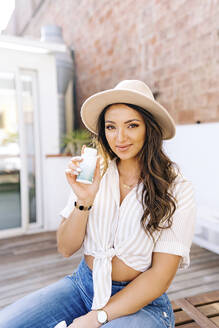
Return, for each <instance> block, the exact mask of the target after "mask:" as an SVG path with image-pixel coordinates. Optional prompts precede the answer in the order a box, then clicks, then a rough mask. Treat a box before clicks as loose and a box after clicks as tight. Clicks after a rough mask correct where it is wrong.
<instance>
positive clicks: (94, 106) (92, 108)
mask: <svg viewBox="0 0 219 328" xmlns="http://www.w3.org/2000/svg"><path fill="white" fill-rule="evenodd" d="M116 103H126V104H133V105H137V106H140V107H142V108H143V109H145V110H147V111H148V112H150V113H151V114H152V115H153V116H154V118H155V119H156V121H157V123H158V124H159V125H160V127H161V129H162V133H163V139H171V138H173V137H174V136H175V133H176V128H175V123H174V121H173V119H172V117H171V116H170V114H169V113H168V111H167V110H166V109H165V108H164V107H163V106H162V105H161V104H159V103H158V102H157V101H156V100H152V99H150V98H149V97H146V96H145V95H143V94H142V93H140V92H137V91H132V90H127V89H110V90H106V91H102V92H98V93H96V94H94V95H92V96H91V97H89V98H88V99H87V100H86V101H85V102H84V103H83V105H82V107H81V118H82V122H83V123H84V125H85V126H86V127H87V129H88V130H90V131H91V132H93V133H94V134H97V121H98V117H99V115H100V113H101V112H102V110H103V109H104V108H105V107H106V106H108V105H111V104H116Z"/></svg>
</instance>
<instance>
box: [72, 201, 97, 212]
mask: <svg viewBox="0 0 219 328" xmlns="http://www.w3.org/2000/svg"><path fill="white" fill-rule="evenodd" d="M92 205H93V204H92ZM92 205H89V206H84V205H78V204H77V202H76V201H75V207H76V208H77V209H78V210H80V211H90V209H91V208H92Z"/></svg>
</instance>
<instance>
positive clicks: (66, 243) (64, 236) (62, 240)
mask: <svg viewBox="0 0 219 328" xmlns="http://www.w3.org/2000/svg"><path fill="white" fill-rule="evenodd" d="M92 202H93V201H90V202H85V201H80V200H78V203H79V204H83V205H84V206H89V205H90V204H92ZM88 213H89V212H88V211H80V210H78V209H77V208H74V209H73V211H72V212H71V214H70V215H69V217H68V218H67V219H66V218H63V219H62V221H61V223H60V225H59V228H58V231H57V247H58V251H59V253H61V254H62V255H63V256H64V257H69V256H71V255H72V254H74V253H75V252H76V251H77V250H78V249H79V248H80V247H81V245H82V243H83V240H84V236H85V232H86V226H87V219H88Z"/></svg>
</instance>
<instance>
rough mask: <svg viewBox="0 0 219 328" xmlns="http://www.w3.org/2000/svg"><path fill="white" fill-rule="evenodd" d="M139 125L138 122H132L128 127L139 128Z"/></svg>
mask: <svg viewBox="0 0 219 328" xmlns="http://www.w3.org/2000/svg"><path fill="white" fill-rule="evenodd" d="M138 126H139V125H138V124H136V123H131V124H130V125H129V126H128V128H130V129H133V128H137V127H138Z"/></svg>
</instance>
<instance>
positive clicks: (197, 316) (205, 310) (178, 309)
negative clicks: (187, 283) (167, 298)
mask: <svg viewBox="0 0 219 328" xmlns="http://www.w3.org/2000/svg"><path fill="white" fill-rule="evenodd" d="M171 303H172V306H173V310H174V314H175V326H176V327H179V328H218V327H219V290H217V291H213V292H208V293H204V294H199V295H196V296H192V297H187V298H180V299H177V300H175V301H172V302H171Z"/></svg>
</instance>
